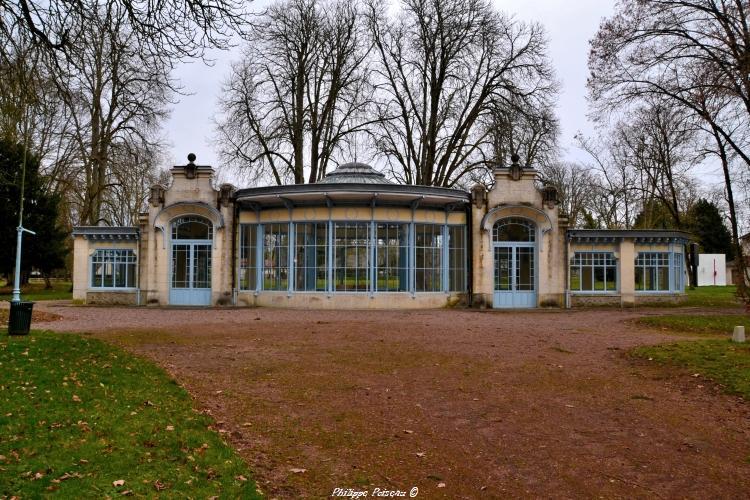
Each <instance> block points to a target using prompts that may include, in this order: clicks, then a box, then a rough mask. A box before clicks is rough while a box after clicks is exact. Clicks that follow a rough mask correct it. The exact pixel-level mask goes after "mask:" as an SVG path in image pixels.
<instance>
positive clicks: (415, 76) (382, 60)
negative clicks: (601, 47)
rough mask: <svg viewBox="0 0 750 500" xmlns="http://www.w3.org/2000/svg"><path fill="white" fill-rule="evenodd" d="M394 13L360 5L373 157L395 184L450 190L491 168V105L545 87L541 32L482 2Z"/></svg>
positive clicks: (547, 71) (414, 6)
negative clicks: (369, 51) (366, 35)
mask: <svg viewBox="0 0 750 500" xmlns="http://www.w3.org/2000/svg"><path fill="white" fill-rule="evenodd" d="M397 7H398V8H397V10H395V13H391V12H394V11H393V9H390V6H389V5H386V4H384V3H381V2H376V1H375V0H372V1H370V2H369V3H368V4H367V15H366V18H367V23H368V25H369V29H370V33H371V37H372V40H373V43H374V46H375V53H376V56H377V64H376V65H375V70H374V75H373V81H374V83H375V84H376V85H377V88H376V94H375V106H374V109H375V113H376V119H377V120H378V126H377V127H375V128H374V129H373V130H372V137H373V141H374V144H375V149H376V150H377V151H379V152H381V153H383V154H385V155H386V157H387V160H388V162H389V168H390V170H391V173H392V175H393V176H394V177H396V178H397V179H399V180H400V181H402V182H404V183H407V184H426V185H436V186H453V185H455V184H457V183H459V182H460V181H461V179H462V178H463V177H465V176H470V175H471V174H472V172H475V171H481V170H483V169H487V168H488V166H490V165H491V160H492V159H491V156H492V154H493V153H492V147H491V127H486V126H481V124H482V123H483V122H484V123H486V122H487V121H489V120H487V121H485V120H484V118H485V117H487V118H488V115H489V114H490V113H491V111H492V109H493V106H494V107H495V109H498V108H497V106H498V103H502V102H506V103H511V102H512V101H513V99H515V98H524V97H526V96H528V95H530V94H533V93H534V92H537V91H540V90H541V89H545V88H547V87H549V86H551V85H554V83H553V75H552V70H551V68H550V65H549V63H548V61H547V55H546V50H547V42H546V39H545V36H544V32H543V30H542V28H541V27H540V26H539V25H536V24H530V25H527V24H524V23H521V22H518V21H515V20H513V19H512V18H508V17H506V16H504V15H502V14H501V13H499V12H497V11H495V10H494V9H493V8H492V6H491V5H490V4H489V2H487V1H486V0H401V1H400V2H398V4H397ZM389 9H390V10H389Z"/></svg>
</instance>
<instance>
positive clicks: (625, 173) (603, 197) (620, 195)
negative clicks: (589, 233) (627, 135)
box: [576, 134, 640, 229]
mask: <svg viewBox="0 0 750 500" xmlns="http://www.w3.org/2000/svg"><path fill="white" fill-rule="evenodd" d="M576 141H577V143H578V147H579V148H580V149H581V150H583V151H584V152H585V153H587V154H588V155H589V158H590V162H589V163H588V164H586V167H587V168H588V169H589V171H590V172H592V176H593V183H592V185H591V192H590V196H591V198H590V201H589V203H590V205H589V207H590V210H591V212H592V216H593V217H594V218H595V219H596V220H597V221H598V225H600V226H603V227H605V228H607V229H630V227H631V226H632V224H633V219H634V218H635V215H636V211H637V208H638V206H637V204H638V203H639V200H640V198H639V196H638V187H637V181H638V178H637V177H638V176H637V175H636V173H635V172H634V170H633V169H632V168H630V167H629V166H628V165H626V164H624V163H622V162H620V161H619V160H618V159H617V157H616V155H615V154H614V148H612V144H611V138H608V137H606V136H605V137H604V138H596V139H592V138H587V137H584V136H583V135H581V134H578V135H577V136H576Z"/></svg>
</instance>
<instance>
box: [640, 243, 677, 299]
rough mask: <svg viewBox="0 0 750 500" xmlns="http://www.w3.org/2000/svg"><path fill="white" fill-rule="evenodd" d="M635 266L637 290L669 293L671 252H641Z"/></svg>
mask: <svg viewBox="0 0 750 500" xmlns="http://www.w3.org/2000/svg"><path fill="white" fill-rule="evenodd" d="M635 265H636V274H635V276H636V290H640V291H661V292H664V291H669V287H670V283H669V252H640V253H639V254H638V256H637V257H636V259H635Z"/></svg>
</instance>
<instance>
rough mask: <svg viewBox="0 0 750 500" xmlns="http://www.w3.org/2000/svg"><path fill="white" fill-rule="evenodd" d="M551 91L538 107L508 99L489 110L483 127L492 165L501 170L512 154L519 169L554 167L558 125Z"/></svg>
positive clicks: (530, 103) (533, 103)
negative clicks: (489, 145) (519, 162)
mask: <svg viewBox="0 0 750 500" xmlns="http://www.w3.org/2000/svg"><path fill="white" fill-rule="evenodd" d="M551 90H552V89H551ZM554 90H555V92H554V93H552V94H551V95H549V96H545V97H546V98H545V99H542V100H541V102H539V103H536V102H529V101H528V100H526V102H520V103H516V102H514V101H517V99H512V100H511V103H507V102H500V103H497V105H493V106H492V108H491V110H490V113H489V120H488V124H487V125H488V127H489V132H490V141H491V145H492V148H491V151H492V163H493V164H495V165H500V166H505V165H506V162H507V161H508V159H509V158H510V157H511V156H512V155H513V154H517V155H518V156H520V157H521V160H520V161H521V164H522V165H528V166H533V167H535V168H543V167H546V166H552V165H553V164H555V162H556V159H557V156H558V144H557V140H558V137H559V135H560V122H559V120H558V119H557V116H556V115H555V111H554V107H555V96H556V89H554ZM557 165H558V166H559V164H557Z"/></svg>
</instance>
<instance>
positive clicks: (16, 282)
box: [10, 109, 36, 302]
mask: <svg viewBox="0 0 750 500" xmlns="http://www.w3.org/2000/svg"><path fill="white" fill-rule="evenodd" d="M27 112H28V109H27ZM23 128H24V131H23V160H22V161H21V204H20V206H19V207H18V227H17V228H16V269H15V274H14V277H13V296H12V297H11V299H10V301H11V302H21V248H22V242H23V233H24V232H27V233H29V234H33V235H36V233H35V232H34V231H30V230H28V229H26V228H24V227H23V202H24V195H25V193H24V191H25V190H26V151H27V150H28V148H29V122H28V115H27V114H26V113H24V127H23Z"/></svg>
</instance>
